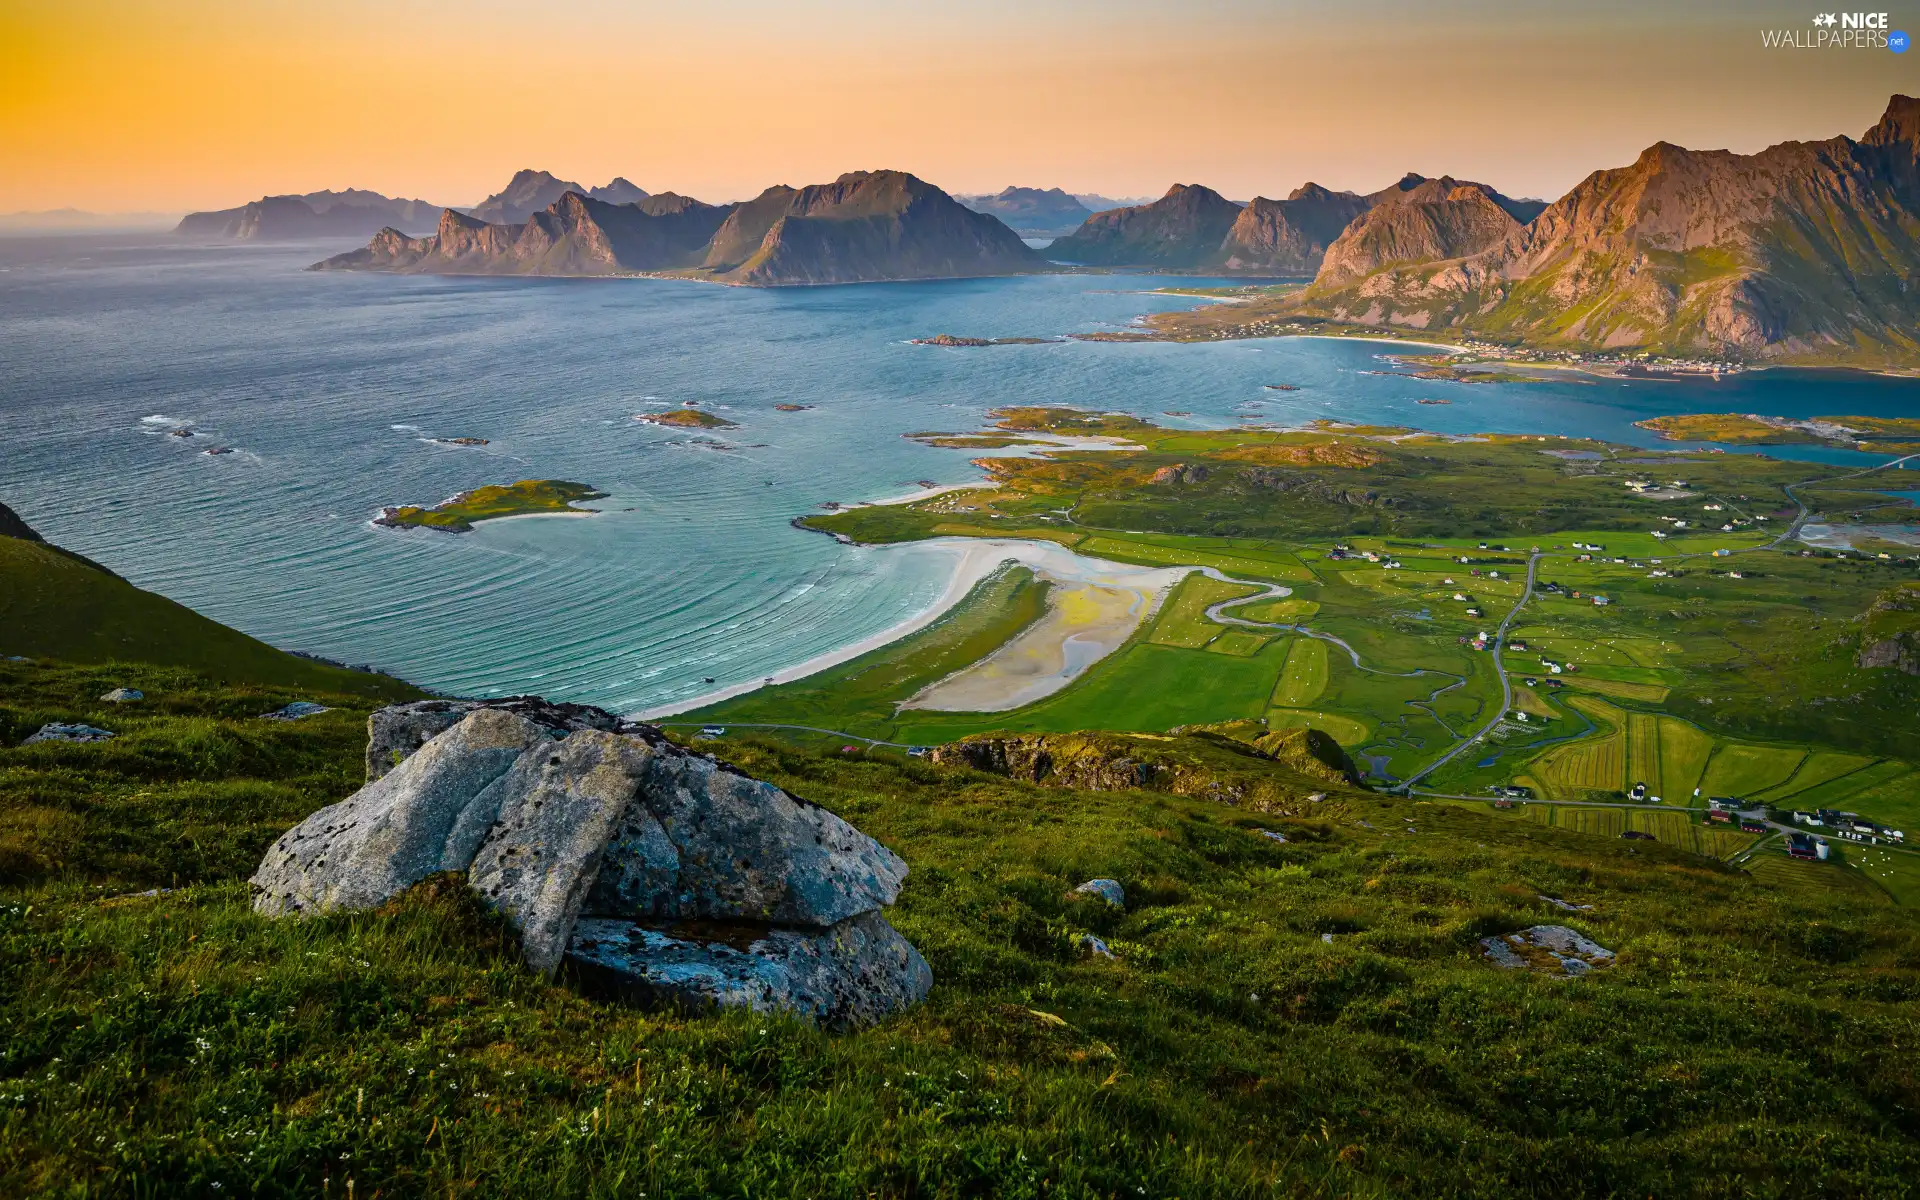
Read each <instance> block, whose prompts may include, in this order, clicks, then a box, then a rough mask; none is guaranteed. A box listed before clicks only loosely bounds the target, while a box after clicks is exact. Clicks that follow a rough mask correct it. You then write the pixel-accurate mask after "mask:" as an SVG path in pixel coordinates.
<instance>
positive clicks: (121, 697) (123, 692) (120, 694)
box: [100, 687, 147, 704]
mask: <svg viewBox="0 0 1920 1200" xmlns="http://www.w3.org/2000/svg"><path fill="white" fill-rule="evenodd" d="M100 698H101V699H102V700H105V701H106V702H107V703H109V704H125V703H127V702H128V701H131V700H145V699H146V698H147V694H146V693H145V692H143V691H141V690H140V689H139V688H125V687H119V688H115V689H113V690H112V691H110V692H108V693H107V694H106V695H104V696H102V697H100Z"/></svg>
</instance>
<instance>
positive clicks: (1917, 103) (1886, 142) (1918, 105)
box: [1860, 95, 1920, 146]
mask: <svg viewBox="0 0 1920 1200" xmlns="http://www.w3.org/2000/svg"><path fill="white" fill-rule="evenodd" d="M1860 141H1861V142H1862V143H1863V144H1865V145H1868V146H1891V145H1896V144H1900V145H1909V146H1911V145H1920V99H1915V98H1914V97H1912V96H1901V95H1895V96H1894V97H1893V98H1892V99H1890V100H1888V101H1887V111H1886V113H1885V114H1884V115H1883V116H1882V117H1881V118H1880V121H1879V123H1878V124H1877V125H1875V126H1874V127H1873V128H1872V129H1869V130H1867V132H1866V135H1865V136H1864V137H1862V138H1861V139H1860Z"/></svg>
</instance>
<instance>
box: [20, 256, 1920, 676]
mask: <svg viewBox="0 0 1920 1200" xmlns="http://www.w3.org/2000/svg"><path fill="white" fill-rule="evenodd" d="M347 248H349V243H344V242H330V241H329V242H311V243H296V244H288V243H279V244H260V245H255V244H245V243H218V244H206V243H196V242H192V241H188V240H181V239H175V238H173V237H172V236H170V235H165V234H159V235H155V234H141V235H86V236H66V237H43V238H33V237H14V238H7V239H0V502H4V503H5V504H7V505H9V506H10V507H12V508H13V509H15V510H16V511H17V512H19V513H20V514H21V515H22V516H23V517H24V518H25V519H26V520H27V521H28V522H29V523H31V524H32V525H33V526H34V527H36V528H37V529H39V530H40V531H41V532H42V533H43V534H45V535H46V536H47V537H48V538H49V539H51V540H53V541H54V542H57V543H58V544H60V545H62V546H65V547H68V548H70V549H73V550H75V551H78V552H80V553H82V554H85V555H87V556H88V557H90V558H93V559H95V560H97V561H99V562H101V563H103V564H105V565H107V566H109V567H111V568H112V569H113V570H115V571H117V572H119V573H120V574H122V575H124V576H125V577H127V578H128V579H130V580H132V581H133V582H134V583H136V584H138V585H140V586H141V587H145V588H149V589H151V590H153V591H157V592H160V593H162V594H164V595H167V596H170V597H172V598H173V599H175V600H178V601H180V602H182V603H184V604H187V605H190V606H192V607H193V608H196V609H198V610H199V611H201V612H203V613H206V614H207V615H209V616H211V617H214V618H216V619H218V620H220V621H223V622H225V623H227V624H229V625H233V626H236V627H238V628H240V629H243V630H245V631H246V632H248V633H250V634H253V635H254V636H256V637H259V638H262V639H264V640H265V641H268V642H270V643H273V644H274V645H277V646H282V647H286V648H288V649H296V650H301V651H305V652H309V653H313V654H318V655H322V656H325V657H328V658H331V659H335V660H339V661H342V662H349V663H355V664H362V663H366V664H372V665H374V666H377V667H379V668H380V669H383V670H387V671H391V672H393V673H395V674H398V675H400V676H403V677H405V678H407V679H409V680H412V681H414V682H415V683H418V684H421V685H423V686H426V687H430V688H434V689H437V690H440V691H444V692H449V693H456V694H461V695H501V694H514V693H522V692H537V693H542V694H545V695H547V696H550V697H553V698H556V699H567V700H575V701H583V702H588V703H593V704H599V705H603V706H606V707H609V708H612V709H615V710H619V711H642V710H656V711H657V710H660V709H662V708H672V707H674V706H676V705H684V704H686V703H689V702H691V701H693V700H694V699H696V698H697V697H700V696H704V695H709V694H712V693H714V692H716V691H718V690H722V689H730V688H738V687H744V686H750V685H752V684H754V683H755V682H756V681H759V680H763V679H764V678H765V677H767V676H769V675H773V674H776V673H781V672H784V671H790V670H791V669H792V668H794V667H795V666H796V665H797V664H802V663H807V662H809V661H812V660H815V659H818V658H819V657H820V656H822V655H827V654H830V653H831V652H832V651H834V650H835V649H838V648H843V647H846V646H849V645H851V644H854V643H857V642H861V641H863V640H869V639H872V638H874V637H875V636H877V635H879V634H881V633H882V632H884V631H886V630H889V629H892V628H895V627H897V626H901V625H903V624H905V623H908V622H911V621H913V620H914V619H915V618H916V617H918V616H921V615H922V614H924V613H926V611H927V610H928V609H929V608H930V607H932V606H934V605H936V604H938V603H940V602H941V598H942V597H943V596H944V595H945V594H946V593H947V592H948V590H949V589H948V586H947V585H948V583H949V582H950V581H951V577H952V572H953V571H954V569H955V568H954V563H955V557H954V555H953V554H951V553H948V552H936V551H934V550H930V549H928V548H924V547H916V546H911V545H909V546H897V547H885V548H866V547H858V546H846V545H842V544H840V543H838V542H836V541H834V540H833V539H831V538H829V537H825V536H822V535H820V534H817V533H809V532H805V531H803V530H799V529H796V528H794V527H793V526H792V524H791V522H792V521H793V519H794V518H795V517H798V516H801V515H803V514H806V513H809V512H815V511H819V509H820V506H821V505H823V504H825V503H827V502H834V503H840V504H849V503H857V502H862V501H873V500H880V499H885V498H889V497H893V496H898V495H902V494H906V493H911V492H913V491H916V490H918V489H919V488H920V487H921V481H923V480H930V481H934V482H936V483H940V484H958V483H965V482H968V481H971V480H975V479H978V478H981V472H980V471H979V470H978V468H976V467H974V466H972V465H971V464H970V462H969V455H968V454H967V453H966V452H963V451H955V450H944V449H939V448H935V447H930V446H926V445H922V444H920V443H917V442H913V441H909V440H907V438H906V437H904V436H903V435H905V434H908V433H913V432H916V431H926V430H942V431H964V430H972V429H976V428H978V427H979V426H980V425H981V424H982V422H983V421H984V419H985V418H986V414H987V412H988V410H990V409H992V408H995V407H998V406H1002V405H1034V404H1049V405H1072V406H1077V407H1081V408H1088V409H1097V410H1102V411H1120V412H1128V413H1134V414H1137V415H1140V416H1143V417H1150V418H1153V419H1155V420H1158V421H1161V422H1163V423H1167V424H1171V425H1187V426H1191V427H1194V428H1213V427H1223V426H1227V425H1232V424H1237V423H1239V422H1240V421H1242V420H1245V419H1250V418H1251V419H1258V420H1263V421H1269V422H1275V423H1281V424H1286V423H1297V422H1303V421H1307V420H1311V419H1313V418H1318V417H1326V418H1334V419H1338V420H1344V421H1363V422H1382V423H1393V424H1405V425H1414V426H1419V427H1421V428H1426V429H1433V430H1438V431H1443V432H1453V433H1474V432H1483V431H1495V432H1507V433H1539V434H1568V435H1576V436H1591V437H1602V438H1610V439H1614V440H1617V441H1622V442H1630V443H1637V444H1643V445H1646V446H1647V447H1649V448H1650V449H1671V448H1674V447H1675V445H1676V444H1675V443H1667V442H1662V441H1660V440H1659V439H1658V437H1657V436H1656V435H1653V434H1651V433H1649V432H1647V431H1645V430H1641V429H1637V428H1635V427H1634V424H1633V423H1634V422H1635V421H1637V420H1642V419H1644V418H1647V417H1650V416H1655V415H1659V414H1665V413H1682V412H1726V411H1737V412H1757V413H1767V414H1774V415H1780V416H1789V417H1808V416H1827V415H1854V414H1858V415H1867V416H1915V415H1920V382H1915V381H1909V380H1899V379H1890V378H1884V377H1879V376H1874V375H1868V374H1861V373H1854V372H1812V371H1762V372H1750V373H1746V374H1741V375H1738V376H1734V377H1731V378H1727V379H1723V380H1721V381H1719V382H1713V381H1710V380H1687V381H1669V380H1646V381H1642V380H1634V381H1620V380H1612V379H1585V380H1581V379H1578V378H1569V379H1567V380H1564V381H1557V382H1552V383H1545V384H1512V385H1504V384H1491V385H1489V384H1451V383H1441V382H1431V381H1425V380H1418V379H1412V378H1408V377H1406V376H1404V375H1394V374H1376V373H1374V372H1381V371H1386V370H1390V367H1389V365H1388V364H1386V363H1383V362H1382V361H1380V359H1379V358H1378V357H1376V356H1378V355H1380V354H1383V353H1386V352H1388V351H1390V350H1391V349H1392V347H1390V346H1388V345H1385V344H1381V343H1377V342H1363V341H1350V340H1334V339H1317V338H1291V339H1271V340H1260V341H1231V342H1220V343H1212V344H1186V345H1175V344H1159V343H1144V344H1143V343H1133V344H1128V343H1111V342H1073V341H1069V342H1061V343H1054V344H1046V345H1031V346H996V347H990V348H969V349H946V348H939V347H930V346H916V345H912V344H911V342H912V339H914V338H917V337H927V336H931V335H933V334H939V333H953V334H959V335H964V336H971V337H1015V336H1019V337H1027V336H1042V337H1044V336H1054V335H1063V334H1068V333H1076V332H1091V331H1100V330H1122V329H1126V328H1128V327H1129V326H1130V325H1131V324H1132V323H1133V322H1134V321H1135V320H1136V319H1137V318H1138V317H1140V316H1141V315H1142V314H1145V313H1150V312H1154V311H1158V310H1163V309H1168V308H1177V307H1185V306H1188V305H1192V304H1196V303H1201V302H1202V301H1198V300H1195V299H1193V298H1191V297H1180V296H1172V295H1162V294H1155V291H1154V289H1156V288H1157V287H1162V286H1169V285H1176V286H1193V285H1195V284H1196V283H1197V282H1205V281H1196V280H1195V279H1193V278H1192V277H1180V278H1177V279H1171V278H1159V277H1154V276H1150V275H1124V274H1119V275H1097V274H1085V275H1058V276H1043V277H1033V278H1015V279H989V280H970V281H942V282H929V283H896V284H873V285H856V286H842V287H823V288H793V289H777V290H753V289H745V288H726V287H717V286H713V285H707V284H699V283H689V282H680V281H667V280H646V279H620V280H559V279H488V278H436V277H396V276H385V275H362V274H337V273H318V272H310V271H306V270H304V269H303V268H305V267H306V266H307V265H308V264H310V263H312V262H315V261H317V260H319V259H320V258H323V257H325V256H327V255H330V254H334V253H338V252H340V251H341V250H344V249H347ZM1268 384H1286V385H1290V386H1293V387H1296V388H1298V389H1299V390H1297V391H1275V390H1270V389H1268V388H1267V386H1266V385H1268ZM1422 399H1427V400H1435V399H1439V400H1446V401H1448V403H1446V404H1444V405H1438V404H1427V405H1422V404H1420V403H1418V402H1419V401H1420V400H1422ZM685 402H693V403H695V404H697V405H698V406H699V407H701V408H703V409H705V410H707V411H709V412H713V413H715V414H718V415H720V416H723V417H725V418H727V419H728V420H730V421H733V422H735V423H736V427H734V428H729V429H717V430H683V429H673V428H666V427H660V426H656V425H650V424H646V423H644V422H641V421H637V420H635V419H634V418H635V416H636V415H637V414H643V413H647V412H653V411H658V410H660V409H662V408H667V407H674V406H678V405H680V404H682V403H685ZM781 404H787V405H800V406H804V408H802V409H801V411H789V412H783V411H780V410H778V409H777V408H776V407H775V406H776V405H781ZM1169 412H1176V413H1184V414H1188V415H1185V416H1168V415H1165V414H1167V413H1169ZM182 430H187V431H191V432H192V434H193V436H191V437H174V436H170V435H171V434H173V433H175V432H177V431H182ZM447 438H485V439H487V444H486V445H485V446H480V447H462V446H454V445H449V444H447V443H445V442H443V441H440V440H438V439H447ZM215 448H221V449H226V450H229V451H231V453H223V454H208V453H206V451H207V450H209V449H215ZM1768 452H1769V453H1773V454H1776V455H1780V456H1794V457H1800V458H1808V459H1821V460H1825V461H1847V462H1851V461H1857V462H1859V463H1860V464H1861V465H1863V466H1866V465H1871V464H1872V463H1874V462H1876V461H1880V460H1879V459H1876V458H1873V457H1870V456H1866V455H1861V454H1855V453H1852V452H1849V451H1839V450H1832V449H1828V448H1824V447H1774V448H1770V449H1769V451H1768ZM528 478H540V479H568V480H577V481H580V482H583V483H587V484H591V485H592V486H594V487H595V488H597V489H599V490H601V491H603V492H605V493H607V497H606V499H604V500H600V501H595V502H593V504H592V505H591V507H593V508H595V509H597V510H599V515H597V516H593V517H589V518H557V517H554V518H544V517H543V518H529V519H515V520H505V521H494V522H488V523H485V524H483V525H481V526H479V528H478V529H477V530H476V531H475V532H473V533H470V534H459V535H453V534H445V533H439V532H433V531H425V530H413V531H405V532H402V531H396V530H390V529H384V528H378V527H375V526H374V525H372V524H371V523H370V518H372V517H373V516H375V515H376V514H377V513H378V512H379V510H380V508H381V507H383V506H385V505H392V504H432V503H436V502H438V501H440V500H442V499H445V498H446V497H448V496H451V495H453V494H454V493H456V492H459V491H462V490H464V489H467V488H471V487H475V486H478V485H481V484H487V483H507V482H512V481H514V480H517V479H528ZM1882 486H1888V487H1897V486H1898V481H1894V480H1889V481H1888V482H1887V483H1885V484H1883V485H1882ZM4 640H5V632H4V630H0V650H4Z"/></svg>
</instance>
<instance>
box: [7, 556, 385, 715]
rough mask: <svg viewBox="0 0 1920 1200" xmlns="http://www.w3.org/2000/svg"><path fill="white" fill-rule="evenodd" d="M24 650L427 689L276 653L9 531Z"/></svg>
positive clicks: (250, 677) (268, 680)
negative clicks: (16, 536) (11, 534)
mask: <svg viewBox="0 0 1920 1200" xmlns="http://www.w3.org/2000/svg"><path fill="white" fill-rule="evenodd" d="M14 655H18V656H23V657H27V658H40V657H45V658H60V659H65V660H68V661H70V662H77V663H96V664H107V663H114V662H138V663H151V664H159V665H163V666H169V667H179V668H183V669H185V670H189V671H194V672H198V673H200V674H203V675H207V676H210V677H212V678H215V679H221V680H227V681H230V682H232V683H234V684H236V685H257V686H262V687H276V688H287V689H306V690H311V691H313V692H315V693H319V692H328V693H352V694H356V695H361V696H382V697H386V698H389V699H396V700H397V699H403V698H413V697H416V696H418V695H419V694H420V693H419V692H418V691H417V690H415V689H413V688H411V687H409V686H408V685H406V684H404V683H401V682H400V681H398V680H396V679H392V678H390V677H388V676H385V675H372V674H368V673H366V672H363V671H348V670H344V669H342V668H339V667H333V666H328V665H326V664H324V663H317V662H313V661H311V660H308V659H303V658H299V657H297V656H295V655H292V654H288V653H287V652H285V651H284V650H276V649H274V648H273V647H272V646H269V645H267V644H266V643H264V642H260V641H256V640H255V639H253V638H250V637H248V636H247V635H246V634H244V633H241V632H239V631H238V630H234V629H229V628H228V627H226V626H224V625H221V624H219V623H217V622H214V621H210V620H208V619H207V618H205V617H203V616H201V615H200V614H199V613H196V612H194V611H193V610H192V609H190V608H187V607H186V606H184V605H181V604H176V603H174V602H173V601H171V600H168V599H167V598H165V597H164V596H157V595H155V594H154V593H152V592H147V591H142V590H141V589H139V588H136V587H134V586H133V585H132V584H130V583H128V582H127V581H126V580H124V579H121V578H120V577H118V576H116V575H112V574H109V573H108V572H106V571H104V570H101V569H98V568H96V567H94V566H93V565H91V564H88V563H86V562H85V561H83V560H80V559H76V558H74V557H71V556H69V555H65V554H62V553H61V552H60V551H58V550H56V549H54V548H53V547H51V546H48V545H45V544H43V543H40V542H29V541H25V540H22V539H20V538H14V537H0V656H14ZM122 674H125V675H126V677H127V678H129V679H131V678H132V676H133V672H132V671H128V672H124V673H122ZM102 678H103V679H104V680H107V681H109V682H106V683H105V685H104V686H103V687H101V688H100V692H106V691H109V690H111V689H112V688H114V687H118V686H121V683H120V682H119V680H120V679H121V675H119V674H115V673H114V672H111V671H109V672H106V673H105V674H104V675H103V676H102ZM127 686H134V685H132V684H131V683H128V684H127ZM96 694H97V693H96ZM294 698H298V697H294Z"/></svg>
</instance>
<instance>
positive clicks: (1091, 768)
mask: <svg viewBox="0 0 1920 1200" xmlns="http://www.w3.org/2000/svg"><path fill="white" fill-rule="evenodd" d="M932 758H933V761H934V762H936V763H944V764H948V765H954V766H965V767H971V768H973V769H974V770H977V771H986V772H988V773H990V774H994V775H1005V776H1007V777H1009V778H1012V779H1022V780H1026V781H1028V782H1031V783H1038V784H1043V785H1045V786H1048V787H1063V788H1074V789H1078V790H1080V791H1091V792H1108V791H1128V790H1138V791H1153V792H1170V793H1173V794H1175V795H1180V796H1200V797H1204V798H1206V799H1209V800H1215V801H1219V802H1220V803H1223V804H1233V805H1238V806H1240V807H1243V808H1250V809H1254V810H1256V811H1260V812H1276V813H1301V812H1306V811H1308V807H1307V806H1308V805H1309V804H1310V803H1311V802H1310V800H1309V798H1310V797H1311V796H1313V795H1316V794H1319V795H1324V794H1326V792H1327V789H1328V788H1329V786H1333V787H1341V786H1357V780H1358V779H1359V775H1358V772H1356V771H1355V770H1354V767H1353V763H1352V761H1351V760H1350V759H1349V758H1348V757H1347V755H1346V752H1345V751H1343V750H1341V748H1340V746H1339V744H1338V743H1337V742H1335V741H1334V740H1333V739H1332V738H1330V737H1328V736H1327V735H1326V734H1324V733H1321V732H1320V731H1318V730H1311V729H1282V730H1273V731H1268V730H1267V729H1266V728H1265V727H1264V726H1261V725H1257V724H1256V723H1254V722H1240V723H1237V724H1234V725H1231V726H1220V727H1196V728H1194V729H1190V730H1179V731H1176V732H1175V733H1174V734H1172V735H1157V734H1116V733H1060V734H977V735H975V736H973V737H968V738H963V739H961V740H960V741H958V742H953V743H951V744H949V745H945V746H938V747H935V748H934V751H933V754H932Z"/></svg>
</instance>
